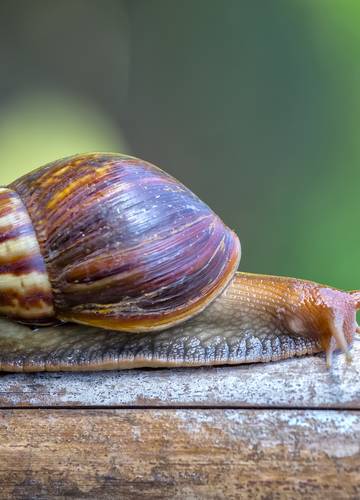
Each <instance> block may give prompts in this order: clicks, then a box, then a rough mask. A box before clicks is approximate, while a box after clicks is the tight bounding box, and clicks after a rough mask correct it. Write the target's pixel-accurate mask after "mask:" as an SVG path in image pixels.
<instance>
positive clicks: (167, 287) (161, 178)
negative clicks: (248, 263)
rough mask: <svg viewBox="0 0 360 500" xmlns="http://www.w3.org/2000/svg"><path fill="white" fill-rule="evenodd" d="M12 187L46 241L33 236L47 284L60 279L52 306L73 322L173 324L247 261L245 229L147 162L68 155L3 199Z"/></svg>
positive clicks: (126, 326)
mask: <svg viewBox="0 0 360 500" xmlns="http://www.w3.org/2000/svg"><path fill="white" fill-rule="evenodd" d="M16 193H17V194H16ZM7 195H8V196H10V198H11V200H12V203H14V204H15V205H16V203H17V204H20V203H21V204H22V206H23V207H24V211H25V212H24V213H25V214H26V215H27V214H28V217H29V219H27V225H28V230H29V231H30V229H29V228H30V224H29V221H30V220H31V221H32V228H33V229H32V231H33V233H32V235H33V236H34V235H35V234H36V237H37V238H36V239H37V242H36V243H37V245H38V246H37V247H36V244H35V243H34V241H33V243H32V244H33V247H34V248H35V247H36V248H37V250H36V251H38V256H39V263H40V261H41V262H44V263H45V264H44V267H43V268H41V273H42V275H43V278H44V283H45V282H46V283H51V290H49V296H48V299H49V300H48V301H47V302H46V304H48V307H49V309H48V310H47V313H48V315H49V316H51V314H52V308H53V312H54V313H55V316H56V317H57V318H59V319H61V320H64V321H75V322H78V323H85V324H90V325H96V326H100V327H103V328H108V329H117V330H124V331H148V330H159V329H162V328H167V327H169V326H171V325H174V324H176V323H179V322H181V321H184V320H186V319H187V318H189V317H191V316H193V315H194V314H196V313H198V312H200V311H201V310H202V309H204V308H205V307H206V305H207V304H209V303H210V302H211V301H212V300H213V299H214V298H215V297H216V296H218V295H219V294H220V293H221V292H222V291H223V290H224V288H225V287H226V286H227V284H228V283H229V281H230V280H231V278H232V276H233V275H234V273H235V271H236V269H237V266H238V263H239V259H240V244H239V240H238V238H237V236H236V235H235V234H234V233H233V232H232V231H231V230H230V229H229V228H227V227H226V226H225V225H224V224H223V222H222V221H221V220H220V218H219V217H218V216H217V215H215V214H214V212H212V211H211V210H210V209H209V207H208V206H207V205H206V204H204V203H203V202H202V201H200V200H199V198H197V197H196V196H195V195H194V194H193V193H192V192H191V191H189V190H188V189H187V188H185V187H184V186H183V185H182V184H181V183H179V182H178V181H177V180H176V179H174V178H173V177H171V176H170V175H168V174H166V173H165V172H163V171H162V170H160V169H159V168H157V167H155V166H153V165H151V164H149V163H147V162H145V161H143V160H139V159H136V158H132V157H128V156H124V155H118V154H86V155H78V156H74V157H70V158H66V159H63V160H59V161H56V162H54V163H51V164H49V165H46V166H45V167H42V168H40V169H38V170H36V171H34V172H32V173H30V174H28V175H26V176H24V177H22V178H21V179H19V180H17V181H15V182H14V183H12V184H11V185H10V186H9V189H8V190H5V191H4V190H3V192H2V193H0V199H1V196H5V197H6V196H7ZM0 207H1V205H0ZM5 212H6V211H5ZM26 215H24V218H26ZM0 224H1V219H0ZM1 231H2V227H1V226H0V238H2V237H3V235H2V233H1ZM30 232H31V231H30ZM0 248H1V247H0ZM41 256H42V257H43V261H42V259H41ZM39 266H40V264H39ZM45 268H46V269H45ZM39 269H40V268H39ZM0 279H1V277H0ZM47 280H48V281H47ZM29 290H30V289H29ZM0 293H2V289H1V288H0ZM26 293H27V292H26ZM50 297H51V298H50ZM30 310H31V307H30V309H29V311H30ZM0 312H3V311H2V310H0ZM33 316H35V314H34V315H33ZM39 317H41V315H39Z"/></svg>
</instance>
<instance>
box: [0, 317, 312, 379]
mask: <svg viewBox="0 0 360 500" xmlns="http://www.w3.org/2000/svg"><path fill="white" fill-rule="evenodd" d="M320 350H321V347H320V346H319V345H318V344H317V343H316V341H314V340H313V339H303V338H296V337H293V336H291V335H281V332H277V333H276V335H270V334H266V333H263V334H259V335H258V336H252V335H251V334H250V333H249V332H246V331H245V330H240V332H238V333H235V332H234V331H233V330H231V329H229V330H227V331H226V330H224V331H223V332H221V331H220V329H219V328H218V327H217V328H216V327H215V326H214V325H209V328H206V329H203V325H202V324H201V325H200V324H199V323H198V322H197V321H196V319H195V318H194V319H192V320H190V321H189V322H188V323H185V324H183V325H179V326H176V327H173V328H170V329H168V330H164V331H161V332H153V333H150V332H149V333H139V334H129V333H121V332H118V331H106V330H103V329H99V328H93V327H87V326H83V325H75V324H70V323H69V324H65V325H61V326H58V327H55V328H54V327H52V328H51V327H44V328H40V329H38V330H36V331H32V330H31V329H30V328H29V327H26V326H23V325H19V324H16V323H13V322H10V321H8V320H0V370H1V371H5V372H40V371H100V370H122V369H132V368H146V367H148V368H161V367H164V368H170V367H196V366H207V365H236V364H242V363H253V362H261V361H263V362H266V361H276V360H280V359H285V358H290V357H293V356H301V355H305V354H313V353H315V352H318V351H320Z"/></svg>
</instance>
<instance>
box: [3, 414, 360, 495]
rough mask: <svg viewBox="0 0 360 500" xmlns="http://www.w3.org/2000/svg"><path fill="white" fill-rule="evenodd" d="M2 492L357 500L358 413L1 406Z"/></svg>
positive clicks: (359, 460)
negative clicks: (6, 407)
mask: <svg viewBox="0 0 360 500" xmlns="http://www.w3.org/2000/svg"><path fill="white" fill-rule="evenodd" d="M0 461H1V468H0V485H1V494H0V495H1V498H34V499H35V498H36V499H47V498H65V497H66V498H68V497H71V498H101V499H107V498H143V499H147V498H149V499H154V498H179V499H180V498H181V499H183V498H187V499H191V498H213V499H215V498H217V499H219V498H224V497H226V498H228V499H235V498H272V499H276V498H302V499H304V498H305V499H307V498H308V499H310V498H337V499H343V498H354V499H355V498H359V497H360V472H359V465H360V414H359V413H357V412H350V411H341V412H340V411H282V410H263V411H259V410H257V411H254V410H139V409H137V410H108V411H106V410H2V411H1V412H0Z"/></svg>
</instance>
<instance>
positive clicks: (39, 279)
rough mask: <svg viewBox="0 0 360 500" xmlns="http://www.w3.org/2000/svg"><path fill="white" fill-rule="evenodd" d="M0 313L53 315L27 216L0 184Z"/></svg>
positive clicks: (27, 316) (16, 198)
mask: <svg viewBox="0 0 360 500" xmlns="http://www.w3.org/2000/svg"><path fill="white" fill-rule="evenodd" d="M0 314H3V315H6V316H9V317H11V318H13V319H16V320H19V321H31V322H32V321H33V320H35V321H42V320H43V319H49V318H51V317H53V316H54V308H53V300H52V291H51V285H50V282H49V278H48V275H47V271H46V268H45V264H44V260H43V257H42V255H41V252H40V247H39V244H38V242H37V238H36V234H35V232H34V229H33V226H32V223H31V220H30V217H29V215H28V213H27V211H26V208H25V207H24V205H23V203H22V201H21V199H20V198H19V196H18V195H17V194H16V193H15V192H14V191H12V190H10V189H7V188H0Z"/></svg>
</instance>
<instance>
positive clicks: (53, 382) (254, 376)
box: [0, 339, 360, 409]
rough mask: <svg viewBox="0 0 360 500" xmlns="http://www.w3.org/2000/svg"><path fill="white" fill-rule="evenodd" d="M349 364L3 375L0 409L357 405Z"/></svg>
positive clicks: (357, 354)
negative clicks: (329, 368) (327, 366)
mask: <svg viewBox="0 0 360 500" xmlns="http://www.w3.org/2000/svg"><path fill="white" fill-rule="evenodd" d="M352 355H353V362H352V363H351V364H350V365H348V364H347V363H346V361H345V359H344V356H343V355H335V356H334V365H333V367H332V369H331V370H330V371H329V370H328V369H327V368H326V365H325V361H324V356H323V355H316V356H307V357H301V358H294V359H289V360H286V361H280V362H277V363H267V364H252V365H241V366H233V367H220V368H194V369H190V368H184V369H170V370H166V369H165V370H129V371H119V372H116V371H110V372H99V373H39V374H3V375H0V407H2V408H5V407H22V406H34V407H48V406H60V407H72V406H83V407H84V406H92V407H97V406H101V407H102V406H104V407H188V406H193V407H233V408H245V407H260V408H276V407H288V408H348V409H360V340H359V339H357V340H355V342H354V346H353V349H352Z"/></svg>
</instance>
